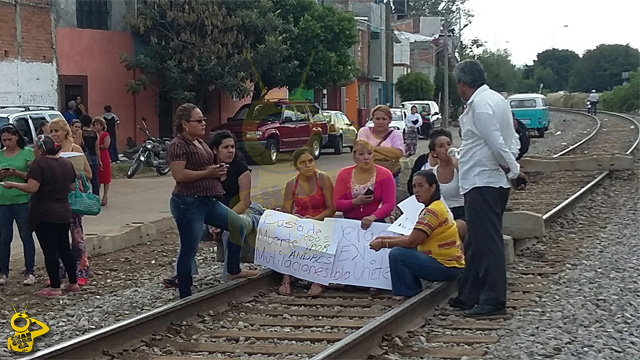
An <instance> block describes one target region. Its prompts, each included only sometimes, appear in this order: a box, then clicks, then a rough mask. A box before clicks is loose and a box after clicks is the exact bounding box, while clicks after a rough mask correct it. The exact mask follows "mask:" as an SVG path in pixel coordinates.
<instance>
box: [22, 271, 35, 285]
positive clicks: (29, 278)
mask: <svg viewBox="0 0 640 360" xmlns="http://www.w3.org/2000/svg"><path fill="white" fill-rule="evenodd" d="M35 283H36V277H35V275H33V274H27V275H25V276H24V281H23V282H22V285H24V286H31V285H33V284H35Z"/></svg>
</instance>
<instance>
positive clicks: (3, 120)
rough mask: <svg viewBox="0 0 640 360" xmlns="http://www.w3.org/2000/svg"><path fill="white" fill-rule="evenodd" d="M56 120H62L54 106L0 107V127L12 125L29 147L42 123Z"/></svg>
mask: <svg viewBox="0 0 640 360" xmlns="http://www.w3.org/2000/svg"><path fill="white" fill-rule="evenodd" d="M58 118H61V119H64V117H63V116H62V114H61V113H60V112H59V111H56V109H55V107H54V106H40V105H24V106H23V105H18V106H13V105H11V106H6V105H5V106H2V105H0V126H2V125H4V124H8V123H11V124H14V125H15V126H16V127H17V128H18V131H20V133H21V134H22V136H24V137H25V139H26V140H27V144H29V145H33V142H34V141H35V139H36V132H37V131H38V127H39V126H40V123H41V122H42V121H45V120H46V121H48V122H51V120H54V119H58Z"/></svg>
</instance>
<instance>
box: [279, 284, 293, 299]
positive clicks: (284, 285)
mask: <svg viewBox="0 0 640 360" xmlns="http://www.w3.org/2000/svg"><path fill="white" fill-rule="evenodd" d="M283 288H284V289H285V291H282V289H283ZM278 294H280V295H285V296H288V295H291V282H286V283H282V284H280V287H279V288H278Z"/></svg>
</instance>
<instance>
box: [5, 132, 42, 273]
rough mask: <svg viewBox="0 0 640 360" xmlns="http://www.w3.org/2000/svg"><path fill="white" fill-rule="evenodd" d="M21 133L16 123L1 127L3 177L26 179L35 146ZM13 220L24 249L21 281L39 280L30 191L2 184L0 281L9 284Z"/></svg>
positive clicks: (18, 179)
mask: <svg viewBox="0 0 640 360" xmlns="http://www.w3.org/2000/svg"><path fill="white" fill-rule="evenodd" d="M19 134H20V132H19V131H18V129H17V128H16V127H15V125H13V124H6V125H3V126H2V127H0V137H1V139H2V145H3V146H4V149H2V150H1V151H0V181H13V182H16V183H24V182H26V178H27V170H28V169H29V165H31V163H32V162H33V160H34V159H35V157H34V155H33V149H31V148H28V147H27V142H26V141H25V140H24V137H22V136H20V135H19ZM14 221H15V223H16V225H18V232H19V233H20V239H21V240H22V249H23V253H24V267H25V272H24V281H23V282H22V284H23V285H33V284H34V283H35V280H36V278H35V276H34V274H33V267H34V264H35V258H36V247H35V244H34V243H33V235H32V232H31V230H29V194H26V193H24V192H22V191H20V190H17V189H5V188H2V187H0V271H2V274H0V285H4V284H6V283H7V278H8V277H9V261H10V258H11V240H13V223H14Z"/></svg>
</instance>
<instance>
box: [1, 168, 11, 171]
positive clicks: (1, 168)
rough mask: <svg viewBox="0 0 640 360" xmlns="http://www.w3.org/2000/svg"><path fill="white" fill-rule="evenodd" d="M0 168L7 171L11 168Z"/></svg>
mask: <svg viewBox="0 0 640 360" xmlns="http://www.w3.org/2000/svg"><path fill="white" fill-rule="evenodd" d="M0 170H2V171H9V170H11V168H8V167H6V168H1V169H0Z"/></svg>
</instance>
